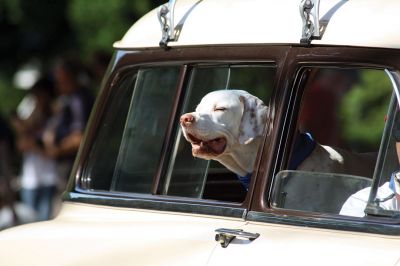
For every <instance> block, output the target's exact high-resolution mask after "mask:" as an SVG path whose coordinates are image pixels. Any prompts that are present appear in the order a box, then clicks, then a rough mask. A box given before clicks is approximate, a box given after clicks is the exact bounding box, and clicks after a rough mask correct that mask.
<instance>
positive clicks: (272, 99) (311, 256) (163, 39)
mask: <svg viewBox="0 0 400 266" xmlns="http://www.w3.org/2000/svg"><path fill="white" fill-rule="evenodd" d="M399 14H400V1H395V0H392V1H391V0H386V1H379V0H350V1H340V0H338V1H331V0H321V1H320V2H319V1H318V0H301V1H300V0H299V1H294V0H279V1H273V0H251V1H249V0H247V1H244V0H177V1H170V2H169V3H167V4H165V5H163V6H161V7H160V8H158V9H156V10H153V11H151V12H149V13H148V14H147V15H145V16H144V17H143V18H141V19H140V20H139V21H137V22H136V23H135V24H134V25H133V26H132V27H131V29H130V30H129V31H128V32H127V33H126V35H125V36H124V37H123V38H122V39H121V40H120V41H118V42H116V43H115V45H114V47H115V54H114V57H113V59H112V61H111V63H110V66H109V70H108V72H107V74H106V76H105V77H104V81H103V84H102V88H101V92H100V94H99V96H98V98H97V102H96V105H95V108H94V110H93V112H92V115H91V118H90V121H89V125H88V127H87V130H86V134H85V139H84V141H83V143H82V145H81V148H80V150H79V153H78V155H77V158H76V161H75V165H74V168H73V170H72V172H71V178H70V182H69V184H68V187H67V189H66V191H65V193H64V194H63V203H62V209H61V211H60V213H59V214H58V216H57V217H56V218H55V219H53V220H50V221H45V222H38V223H32V224H27V225H22V226H17V227H14V228H10V229H7V230H4V231H2V232H0V262H1V265H7V266H10V265H362V266H365V265H375V266H376V265H379V266H383V265H400V250H399V247H400V212H398V210H400V196H399V193H400V192H399V191H398V190H396V188H397V187H398V185H399V179H398V178H397V177H398V175H397V174H396V173H397V171H398V170H399V159H398V156H397V153H396V146H397V145H396V144H399V141H400V137H399V136H398V135H399V134H400V124H399V123H398V122H397V121H399V119H398V118H397V117H399V112H398V110H399V99H400V98H399V96H400V91H399V86H400V20H399V17H398V16H399ZM230 89H240V90H245V91H247V92H249V93H251V94H253V95H255V96H257V97H258V98H259V99H261V100H262V101H263V102H264V104H265V105H266V106H267V108H268V113H267V117H266V120H265V123H264V125H263V130H264V131H263V133H262V135H261V136H259V140H260V145H259V148H258V149H256V150H254V151H253V154H252V155H253V156H254V158H256V159H255V162H254V166H253V171H252V172H251V173H249V174H250V176H249V183H248V187H247V188H246V187H245V186H244V185H243V183H242V182H241V180H240V178H238V176H237V175H236V173H234V172H232V171H230V170H228V169H227V168H226V167H225V166H224V165H223V164H221V163H219V162H218V161H217V160H205V159H201V158H197V157H194V156H193V155H192V148H191V145H190V143H189V142H188V141H187V140H186V139H185V137H184V134H183V132H182V127H181V126H180V118H181V116H182V115H183V114H185V113H190V112H193V111H194V110H195V108H196V106H197V104H198V103H199V102H200V100H201V99H202V98H203V96H204V95H206V94H207V93H209V92H211V91H214V90H230ZM215 111H225V109H218V108H217V107H215ZM399 118H400V117H399ZM205 130H207V129H205ZM299 134H302V136H305V135H306V136H307V137H308V140H310V141H311V148H310V146H309V145H308V144H309V141H305V143H300V144H301V145H303V144H304V145H303V146H301V145H300V149H301V150H306V154H305V155H303V157H302V158H301V159H297V160H298V161H299V162H298V163H297V164H294V165H293V161H296V158H295V157H296V156H297V155H296V153H297V151H296V149H298V145H297V144H298V143H297V139H298V136H299ZM321 145H323V146H321ZM315 147H319V148H321V147H322V150H321V151H322V152H323V153H324V152H325V154H320V155H319V156H314V157H313V160H312V161H310V162H309V167H306V168H304V167H301V164H302V163H304V160H306V159H308V157H309V156H311V154H312V153H313V151H314V149H315ZM399 147H400V144H399ZM354 154H357V155H360V156H361V157H355V156H353V155H354ZM326 155H328V157H326ZM364 155H365V157H362V156H364ZM364 158H369V160H364ZM353 159H354V160H353ZM332 160H335V162H337V163H338V165H339V166H340V165H344V164H347V166H348V167H342V168H330V167H326V168H324V167H323V166H325V164H326V163H328V164H329V162H332ZM386 186H387V187H386ZM388 191H389V192H388Z"/></svg>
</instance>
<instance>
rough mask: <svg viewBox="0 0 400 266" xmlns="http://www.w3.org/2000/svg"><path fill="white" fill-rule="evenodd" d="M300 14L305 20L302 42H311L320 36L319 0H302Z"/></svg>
mask: <svg viewBox="0 0 400 266" xmlns="http://www.w3.org/2000/svg"><path fill="white" fill-rule="evenodd" d="M300 16H301V19H302V21H303V32H302V36H301V39H300V43H306V44H310V43H311V40H313V39H318V38H320V36H321V34H320V28H319V0H301V2H300Z"/></svg>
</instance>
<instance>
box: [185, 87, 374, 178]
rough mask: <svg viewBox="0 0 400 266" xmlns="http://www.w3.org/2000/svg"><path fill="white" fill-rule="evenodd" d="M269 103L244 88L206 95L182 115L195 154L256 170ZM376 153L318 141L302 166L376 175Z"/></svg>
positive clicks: (230, 166) (235, 168)
mask: <svg viewBox="0 0 400 266" xmlns="http://www.w3.org/2000/svg"><path fill="white" fill-rule="evenodd" d="M268 112H269V110H268V107H267V106H265V105H264V103H263V102H262V101H261V100H260V99H258V98H257V97H255V96H253V95H251V94H249V93H248V92H246V91H242V90H220V91H214V92H211V93H209V94H207V95H205V96H204V97H203V99H202V100H201V102H200V103H199V105H198V106H197V108H196V111H195V112H192V113H187V114H184V115H182V116H181V128H182V130H183V134H184V136H185V138H186V140H188V141H189V142H190V143H191V144H192V153H193V156H195V157H199V158H203V159H206V160H211V159H213V160H217V161H219V162H220V163H221V164H223V165H224V166H225V167H227V168H228V169H230V170H231V171H233V172H235V173H236V174H238V175H240V176H245V175H246V174H248V173H252V172H253V168H254V163H255V159H256V156H257V151H258V148H259V146H260V143H261V138H262V135H263V132H264V127H265V125H266V122H267V117H268ZM375 160H376V158H375V154H355V153H352V152H349V151H346V150H342V149H336V148H332V147H330V146H323V145H320V144H318V143H317V144H316V147H315V149H314V150H313V152H312V153H311V154H310V155H309V156H308V157H307V158H306V159H305V160H304V161H303V162H302V163H301V164H300V165H299V166H298V170H305V171H318V172H328V173H346V174H353V175H361V176H368V177H372V174H373V170H374V169H373V168H374V165H375Z"/></svg>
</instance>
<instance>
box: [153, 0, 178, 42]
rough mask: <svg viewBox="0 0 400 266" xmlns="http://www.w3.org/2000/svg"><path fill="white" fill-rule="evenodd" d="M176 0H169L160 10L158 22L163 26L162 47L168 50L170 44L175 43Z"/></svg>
mask: <svg viewBox="0 0 400 266" xmlns="http://www.w3.org/2000/svg"><path fill="white" fill-rule="evenodd" d="M174 9H175V0H169V2H168V4H165V5H162V6H161V7H160V8H159V9H158V13H157V15H158V20H159V21H160V25H161V32H162V37H161V40H160V46H161V47H164V48H166V47H167V46H168V42H171V41H175V39H176V38H175V31H174V28H175V25H174Z"/></svg>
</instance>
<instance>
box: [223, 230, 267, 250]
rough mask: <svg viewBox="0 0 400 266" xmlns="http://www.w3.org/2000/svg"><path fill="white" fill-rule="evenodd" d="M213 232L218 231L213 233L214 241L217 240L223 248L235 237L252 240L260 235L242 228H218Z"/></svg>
mask: <svg viewBox="0 0 400 266" xmlns="http://www.w3.org/2000/svg"><path fill="white" fill-rule="evenodd" d="M215 232H217V233H218V234H216V235H215V241H217V242H219V243H220V244H221V247H223V248H226V247H227V246H228V245H229V243H231V242H232V240H233V239H235V238H236V237H238V238H245V239H248V240H250V241H253V240H255V239H257V238H258V237H259V236H260V234H258V233H249V232H245V231H243V230H242V229H227V228H219V229H217V230H215Z"/></svg>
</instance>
